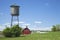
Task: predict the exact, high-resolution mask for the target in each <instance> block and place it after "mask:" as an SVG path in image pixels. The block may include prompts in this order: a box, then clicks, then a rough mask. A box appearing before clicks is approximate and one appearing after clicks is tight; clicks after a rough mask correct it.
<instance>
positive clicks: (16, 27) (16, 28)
mask: <svg viewBox="0 0 60 40" xmlns="http://www.w3.org/2000/svg"><path fill="white" fill-rule="evenodd" d="M21 29H22V28H21V27H19V25H14V26H13V27H12V28H11V32H12V34H13V36H15V37H18V36H20V34H21Z"/></svg>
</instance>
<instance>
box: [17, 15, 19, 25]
mask: <svg viewBox="0 0 60 40" xmlns="http://www.w3.org/2000/svg"><path fill="white" fill-rule="evenodd" d="M17 21H18V25H19V16H17Z"/></svg>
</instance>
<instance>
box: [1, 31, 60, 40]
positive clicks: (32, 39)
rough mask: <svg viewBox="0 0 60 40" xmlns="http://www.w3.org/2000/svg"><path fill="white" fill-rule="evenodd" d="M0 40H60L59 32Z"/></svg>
mask: <svg viewBox="0 0 60 40" xmlns="http://www.w3.org/2000/svg"><path fill="white" fill-rule="evenodd" d="M0 40H60V32H48V33H33V34H30V35H26V36H21V37H13V38H6V37H0Z"/></svg>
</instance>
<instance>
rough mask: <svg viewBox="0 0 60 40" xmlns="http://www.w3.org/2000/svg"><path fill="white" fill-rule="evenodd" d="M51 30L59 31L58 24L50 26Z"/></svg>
mask: <svg viewBox="0 0 60 40" xmlns="http://www.w3.org/2000/svg"><path fill="white" fill-rule="evenodd" d="M52 31H60V24H57V25H53V26H52Z"/></svg>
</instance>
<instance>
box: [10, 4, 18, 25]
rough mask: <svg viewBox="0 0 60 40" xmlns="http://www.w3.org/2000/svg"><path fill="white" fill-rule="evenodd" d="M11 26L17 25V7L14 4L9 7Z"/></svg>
mask: <svg viewBox="0 0 60 40" xmlns="http://www.w3.org/2000/svg"><path fill="white" fill-rule="evenodd" d="M10 7H11V26H12V25H13V22H14V21H15V22H17V24H18V25H19V6H18V5H16V4H14V5H11V6H10Z"/></svg>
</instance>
